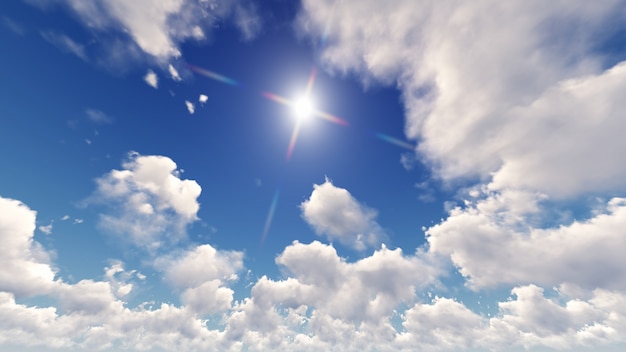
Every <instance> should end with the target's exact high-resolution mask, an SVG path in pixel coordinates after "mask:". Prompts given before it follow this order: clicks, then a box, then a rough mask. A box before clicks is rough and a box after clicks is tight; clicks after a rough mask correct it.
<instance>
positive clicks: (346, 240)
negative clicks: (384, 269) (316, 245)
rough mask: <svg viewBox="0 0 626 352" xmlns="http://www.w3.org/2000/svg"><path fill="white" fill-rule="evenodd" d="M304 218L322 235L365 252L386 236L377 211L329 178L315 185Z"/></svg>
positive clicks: (306, 204) (303, 210) (304, 206)
mask: <svg viewBox="0 0 626 352" xmlns="http://www.w3.org/2000/svg"><path fill="white" fill-rule="evenodd" d="M300 209H301V210H302V217H303V218H304V220H306V222H307V223H309V225H311V226H312V227H313V228H314V229H315V232H316V233H317V234H319V235H322V234H323V235H326V236H327V237H328V239H330V240H338V241H339V242H341V243H342V244H345V245H348V246H351V247H354V248H356V249H359V250H363V249H365V248H367V247H372V246H376V245H378V244H380V243H381V242H382V240H383V239H384V238H385V233H384V231H383V230H382V228H381V227H380V225H378V223H377V222H376V217H377V216H378V213H377V212H376V210H374V209H371V208H368V207H367V206H365V205H362V204H360V203H359V202H358V201H357V200H356V199H354V197H352V195H351V194H350V192H348V191H347V190H346V189H344V188H339V187H336V186H335V185H333V184H332V182H331V181H330V180H328V179H326V181H325V182H324V183H323V184H321V185H313V192H312V193H311V196H310V197H309V199H307V200H306V201H304V202H302V204H300Z"/></svg>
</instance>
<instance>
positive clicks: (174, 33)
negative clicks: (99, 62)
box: [61, 0, 260, 61]
mask: <svg viewBox="0 0 626 352" xmlns="http://www.w3.org/2000/svg"><path fill="white" fill-rule="evenodd" d="M61 2H64V3H66V4H67V5H68V6H69V7H70V8H71V9H72V10H73V11H74V12H75V13H76V14H77V15H78V18H79V19H80V20H81V21H82V22H83V24H84V25H85V26H87V27H89V28H90V29H91V30H98V31H113V32H119V33H120V34H124V35H128V37H129V39H130V40H132V42H129V43H124V44H123V45H122V47H121V48H120V45H117V49H122V50H128V51H132V50H133V48H132V47H133V46H136V47H138V48H140V49H141V51H143V52H144V53H146V54H148V55H150V56H152V57H155V58H157V59H159V60H164V61H165V60H168V59H171V58H174V57H178V56H180V49H179V44H180V43H181V42H184V41H185V40H187V39H196V40H201V39H203V38H205V34H204V31H205V30H211V29H212V28H213V27H214V25H215V24H216V23H217V21H220V20H230V19H232V20H233V21H234V22H235V24H236V25H237V27H238V28H239V29H240V30H241V32H242V34H243V35H244V37H245V38H247V39H249V38H252V37H253V36H254V35H255V34H256V33H257V32H258V31H259V29H260V26H259V24H260V20H259V18H258V16H257V15H256V14H255V11H254V8H252V7H250V6H245V5H244V4H243V3H242V2H241V1H237V0H227V1H221V2H219V3H216V2H212V1H204V0H202V1H190V0H164V1H160V2H159V3H158V5H155V4H154V3H153V2H152V1H150V0H136V1H131V2H128V1H124V0H107V1H101V2H95V3H89V4H85V3H84V1H79V0H63V1H61Z"/></svg>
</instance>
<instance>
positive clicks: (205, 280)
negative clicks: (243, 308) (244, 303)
mask: <svg viewBox="0 0 626 352" xmlns="http://www.w3.org/2000/svg"><path fill="white" fill-rule="evenodd" d="M155 265H156V266H157V267H159V268H161V269H162V270H163V271H164V277H165V279H166V280H167V281H168V282H169V283H171V284H172V285H173V286H174V287H176V288H177V289H178V290H180V291H181V292H182V295H181V297H182V301H183V303H184V304H185V305H187V306H189V307H190V308H191V309H193V311H194V312H196V313H198V314H213V313H217V312H221V311H225V310H227V309H229V308H230V307H231V302H232V300H233V293H234V292H233V290H232V289H230V288H228V287H226V284H227V282H228V281H232V280H235V279H237V272H239V271H241V270H242V269H243V253H241V252H225V251H217V250H216V249H215V248H213V247H212V246H210V245H208V244H205V245H201V246H197V247H195V248H193V249H190V250H188V251H186V252H184V253H182V254H181V255H178V256H175V257H172V256H170V257H165V258H159V259H157V261H156V263H155Z"/></svg>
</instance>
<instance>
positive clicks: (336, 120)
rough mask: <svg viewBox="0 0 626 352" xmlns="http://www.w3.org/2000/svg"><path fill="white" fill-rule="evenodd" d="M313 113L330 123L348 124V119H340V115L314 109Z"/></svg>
mask: <svg viewBox="0 0 626 352" xmlns="http://www.w3.org/2000/svg"><path fill="white" fill-rule="evenodd" d="M313 115H315V116H318V117H321V118H323V119H325V120H328V121H330V122H332V123H336V124H338V125H341V126H348V121H346V120H344V119H342V118H340V117H337V116H335V115H331V114H329V113H327V112H323V111H314V112H313Z"/></svg>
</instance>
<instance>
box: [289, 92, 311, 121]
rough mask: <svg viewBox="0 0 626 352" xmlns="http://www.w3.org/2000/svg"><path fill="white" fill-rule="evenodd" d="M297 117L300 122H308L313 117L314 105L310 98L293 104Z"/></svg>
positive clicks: (303, 98) (301, 99)
mask: <svg viewBox="0 0 626 352" xmlns="http://www.w3.org/2000/svg"><path fill="white" fill-rule="evenodd" d="M293 110H294V112H295V113H296V117H297V118H298V119H300V120H307V119H309V118H310V117H311V116H312V115H313V103H312V102H311V99H310V98H308V97H302V98H300V99H298V100H296V101H295V102H294V104H293Z"/></svg>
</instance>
